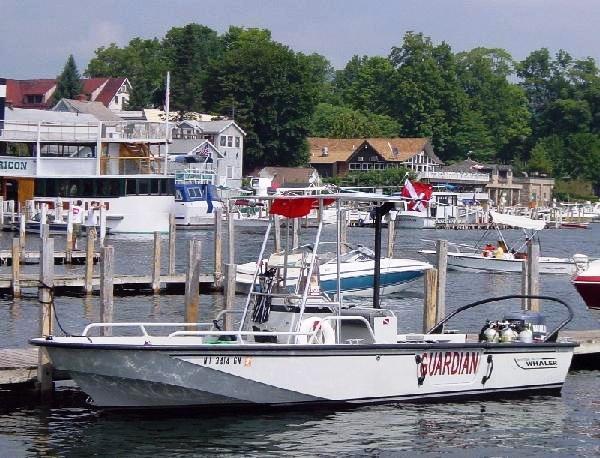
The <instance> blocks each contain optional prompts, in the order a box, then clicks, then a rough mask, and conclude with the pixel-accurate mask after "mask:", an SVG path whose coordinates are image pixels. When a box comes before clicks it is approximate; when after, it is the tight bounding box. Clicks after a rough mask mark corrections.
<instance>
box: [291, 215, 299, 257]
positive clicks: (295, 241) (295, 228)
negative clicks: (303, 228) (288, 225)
mask: <svg viewBox="0 0 600 458" xmlns="http://www.w3.org/2000/svg"><path fill="white" fill-rule="evenodd" d="M299 244H300V218H294V219H293V220H292V250H295V249H296V248H298V246H299Z"/></svg>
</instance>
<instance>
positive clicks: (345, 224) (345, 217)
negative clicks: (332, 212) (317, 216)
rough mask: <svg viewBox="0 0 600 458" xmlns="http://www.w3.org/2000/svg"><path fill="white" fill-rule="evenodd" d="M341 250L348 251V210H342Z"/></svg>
mask: <svg viewBox="0 0 600 458" xmlns="http://www.w3.org/2000/svg"><path fill="white" fill-rule="evenodd" d="M340 252H341V253H342V254H346V253H347V252H348V210H346V209H341V210H340Z"/></svg>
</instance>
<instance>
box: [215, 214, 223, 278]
mask: <svg viewBox="0 0 600 458" xmlns="http://www.w3.org/2000/svg"><path fill="white" fill-rule="evenodd" d="M214 229H215V230H214V238H215V244H214V245H215V246H214V248H215V256H214V260H215V288H218V287H220V286H221V284H222V283H223V209H222V208H220V207H219V208H215V228H214Z"/></svg>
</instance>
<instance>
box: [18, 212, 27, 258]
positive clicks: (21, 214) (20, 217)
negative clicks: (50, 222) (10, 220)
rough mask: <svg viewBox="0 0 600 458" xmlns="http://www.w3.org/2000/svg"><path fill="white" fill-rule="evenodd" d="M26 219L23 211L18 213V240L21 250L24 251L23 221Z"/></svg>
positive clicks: (24, 234)
mask: <svg viewBox="0 0 600 458" xmlns="http://www.w3.org/2000/svg"><path fill="white" fill-rule="evenodd" d="M26 221H27V216H26V215H25V214H24V213H22V212H21V213H20V214H19V240H20V243H21V252H23V251H25V243H26V238H25V237H26V236H27V235H26V234H27V233H26V232H25V223H26Z"/></svg>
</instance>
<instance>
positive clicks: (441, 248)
mask: <svg viewBox="0 0 600 458" xmlns="http://www.w3.org/2000/svg"><path fill="white" fill-rule="evenodd" d="M435 252H436V253H435V254H436V268H437V275H438V279H437V292H436V300H437V314H436V319H437V321H440V320H441V319H442V318H444V316H445V315H446V274H447V272H448V241H447V240H438V241H437V242H436V247H435Z"/></svg>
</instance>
